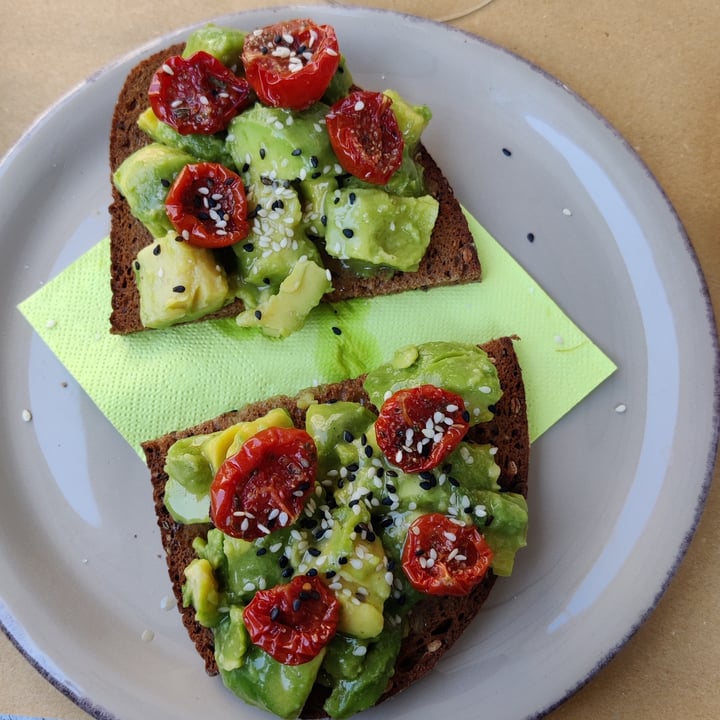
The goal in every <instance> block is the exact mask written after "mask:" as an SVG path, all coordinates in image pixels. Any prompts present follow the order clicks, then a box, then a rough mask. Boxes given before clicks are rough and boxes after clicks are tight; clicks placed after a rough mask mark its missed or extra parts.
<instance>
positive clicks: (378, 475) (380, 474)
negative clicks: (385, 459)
mask: <svg viewBox="0 0 720 720" xmlns="http://www.w3.org/2000/svg"><path fill="white" fill-rule="evenodd" d="M384 474H385V468H383V467H379V468H378V469H377V471H376V472H375V475H376V477H379V478H381V477H382V476H383V475H384Z"/></svg>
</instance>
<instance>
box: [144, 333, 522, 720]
mask: <svg viewBox="0 0 720 720" xmlns="http://www.w3.org/2000/svg"><path fill="white" fill-rule="evenodd" d="M480 347H481V348H482V349H483V350H485V351H486V352H487V353H488V355H489V356H490V358H491V359H492V361H493V362H494V363H495V365H496V367H497V370H498V376H499V378H500V383H501V387H502V389H503V396H502V398H501V399H500V401H499V402H498V403H497V404H496V406H495V416H494V418H493V419H492V420H491V421H490V422H487V423H480V424H479V425H476V426H475V427H474V428H473V429H472V430H471V432H470V434H469V435H468V437H467V438H466V439H468V440H472V441H474V442H478V443H492V444H493V445H494V446H496V447H497V448H498V451H497V454H496V456H495V458H496V462H497V463H498V465H499V467H500V471H501V474H500V477H499V479H498V482H499V484H500V486H501V488H502V490H503V491H508V492H514V493H519V494H521V495H523V496H527V483H528V465H529V455H530V440H529V436H528V425H527V406H526V401H525V389H524V384H523V379H522V373H521V369H520V366H519V364H518V360H517V356H516V354H515V350H514V347H513V338H509V337H504V338H499V339H496V340H492V341H490V342H488V343H485V344H483V345H480ZM363 380H364V377H359V378H355V379H352V380H346V381H343V382H339V383H334V384H329V385H323V386H320V387H314V388H310V389H309V390H305V391H303V392H302V393H299V394H298V396H295V397H288V396H281V397H274V398H270V399H267V400H263V401H261V402H256V403H253V404H251V405H248V406H246V407H244V408H242V409H240V410H236V411H232V412H228V413H226V414H224V415H221V416H219V417H217V418H215V419H214V420H209V421H207V422H204V423H202V424H200V425H198V426H196V427H194V428H190V429H187V430H183V431H180V432H173V433H169V434H167V435H165V436H163V437H161V438H158V439H157V440H153V441H150V442H146V443H144V444H143V449H144V452H145V456H146V461H147V465H148V467H149V469H150V473H151V481H152V487H153V498H154V503H155V510H156V513H157V521H158V526H159V528H160V534H161V540H162V544H163V547H164V548H165V553H166V560H167V566H168V572H169V575H170V580H171V583H172V587H173V591H174V594H175V597H176V598H177V601H178V608H179V610H180V613H181V615H182V620H183V623H184V625H185V628H186V630H187V632H188V634H189V636H190V638H191V639H192V641H193V642H194V643H195V646H196V648H197V651H198V653H199V654H200V655H201V657H202V659H203V661H204V663H205V669H206V671H207V673H208V674H210V675H215V674H217V672H218V670H217V665H216V663H215V657H214V645H213V634H212V631H211V630H209V629H207V628H205V627H202V626H201V625H199V624H198V623H197V622H196V621H195V611H194V609H193V608H192V607H186V608H183V606H182V584H183V582H184V575H183V571H184V569H185V567H186V566H187V565H188V564H189V562H190V561H191V560H192V559H193V558H194V557H195V553H194V551H193V548H192V541H193V539H194V538H195V537H197V536H203V537H204V536H205V535H206V534H207V531H208V530H209V529H210V528H211V527H212V526H211V525H192V526H185V525H180V524H178V523H176V522H174V520H173V519H172V517H171V516H170V514H169V513H168V511H167V509H166V508H165V506H164V504H163V497H164V488H165V483H166V481H167V475H166V473H165V471H164V469H163V468H164V465H165V457H166V454H167V451H168V449H169V448H170V446H171V445H172V444H173V443H174V442H175V441H176V440H178V439H180V438H182V437H188V436H191V435H199V434H204V433H210V432H215V431H217V430H222V429H224V428H226V427H228V426H230V425H232V424H234V423H237V422H240V421H246V420H253V419H255V418H258V417H261V416H263V415H264V414H266V413H267V412H268V411H269V410H271V409H272V408H276V407H282V408H286V409H287V410H288V412H289V413H290V414H291V415H292V417H293V420H294V422H295V425H296V426H297V427H304V426H305V411H304V410H303V409H301V408H300V407H298V398H300V397H301V398H302V399H303V403H301V405H302V407H307V404H306V403H307V399H308V392H311V393H312V395H313V396H314V397H315V399H316V400H317V401H318V402H321V403H322V402H327V401H330V400H336V401H354V402H364V403H367V404H368V406H369V407H371V408H373V407H374V406H373V405H372V404H371V403H370V401H369V398H368V396H367V394H366V393H365V391H364V389H363ZM495 580H496V577H495V575H493V573H492V571H490V572H489V573H488V575H487V576H486V578H485V580H484V581H483V582H481V584H480V585H478V586H477V587H476V588H475V589H474V590H473V592H471V593H470V594H469V595H467V596H464V597H451V596H444V597H437V598H432V597H430V596H428V597H427V598H426V599H424V600H422V601H421V602H420V604H419V605H417V606H416V607H415V608H414V609H413V611H412V612H411V615H410V627H411V631H410V634H409V635H408V636H407V637H406V638H405V640H404V641H403V644H402V647H401V650H400V655H399V657H398V660H397V663H396V666H395V673H394V675H393V677H392V679H391V681H390V685H389V686H388V688H387V690H386V691H385V693H384V695H383V696H382V698H381V700H384V699H386V698H389V697H391V696H392V695H395V694H396V693H398V692H400V691H401V690H404V689H406V688H408V687H409V686H410V685H412V684H413V683H414V682H416V681H417V680H419V679H420V678H421V677H423V676H424V675H426V674H427V673H428V672H430V670H432V668H433V667H434V666H435V664H436V663H437V662H438V660H439V659H440V658H441V657H442V656H443V655H444V654H445V653H446V652H447V651H448V649H449V648H450V647H451V646H452V644H453V643H454V642H455V641H456V640H457V639H458V638H459V637H460V635H461V634H462V633H463V631H464V630H465V629H466V628H467V627H468V625H470V623H471V622H472V620H473V619H474V618H475V616H476V615H477V613H478V611H479V610H480V608H481V606H482V604H483V603H484V601H485V599H486V598H487V596H488V594H489V592H490V590H491V589H492V587H493V585H494V583H495ZM316 689H317V692H314V693H313V694H311V696H310V699H309V700H308V702H307V703H306V705H305V708H304V710H303V712H302V715H301V717H303V718H320V717H325V713H324V711H323V709H322V705H323V701H324V697H323V691H322V688H320V687H319V686H316Z"/></svg>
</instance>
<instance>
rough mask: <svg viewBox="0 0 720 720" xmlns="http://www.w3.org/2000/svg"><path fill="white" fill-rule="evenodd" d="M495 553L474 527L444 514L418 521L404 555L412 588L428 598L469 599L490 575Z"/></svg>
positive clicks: (428, 516)
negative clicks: (432, 596) (462, 596)
mask: <svg viewBox="0 0 720 720" xmlns="http://www.w3.org/2000/svg"><path fill="white" fill-rule="evenodd" d="M492 558H493V551H492V550H491V548H490V546H489V545H488V544H487V542H486V541H485V538H484V537H483V536H482V535H481V534H480V533H479V532H478V529H477V528H476V527H475V526H474V525H463V524H461V523H459V522H457V521H454V520H452V519H451V518H449V517H448V516H447V515H443V514H441V513H428V514H427V515H421V516H420V517H419V518H417V519H416V520H414V521H413V522H412V524H411V525H410V528H409V530H408V534H407V538H406V539H405V544H404V545H403V552H402V569H403V572H404V573H405V575H406V576H407V578H408V580H410V584H411V585H412V586H413V587H414V588H415V589H416V590H418V591H419V592H422V593H426V594H428V595H467V594H468V593H469V592H470V591H471V590H472V589H473V588H474V587H475V586H476V585H477V584H478V583H479V582H480V581H481V580H482V579H483V578H484V577H485V575H486V573H487V571H488V569H489V568H490V563H491V562H492Z"/></svg>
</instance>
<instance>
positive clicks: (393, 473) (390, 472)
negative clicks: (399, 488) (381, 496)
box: [385, 470, 398, 478]
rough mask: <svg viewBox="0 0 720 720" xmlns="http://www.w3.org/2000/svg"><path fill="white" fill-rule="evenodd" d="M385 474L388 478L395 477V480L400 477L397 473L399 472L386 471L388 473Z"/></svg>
mask: <svg viewBox="0 0 720 720" xmlns="http://www.w3.org/2000/svg"><path fill="white" fill-rule="evenodd" d="M385 474H386V475H387V476H388V477H394V478H396V477H398V471H397V470H386V471H385Z"/></svg>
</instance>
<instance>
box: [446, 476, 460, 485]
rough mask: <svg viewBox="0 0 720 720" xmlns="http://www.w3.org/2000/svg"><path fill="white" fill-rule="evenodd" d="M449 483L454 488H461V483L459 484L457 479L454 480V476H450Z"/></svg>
mask: <svg viewBox="0 0 720 720" xmlns="http://www.w3.org/2000/svg"><path fill="white" fill-rule="evenodd" d="M448 482H449V483H450V484H451V485H452V486H453V487H460V483H459V482H458V480H457V478H454V477H453V476H452V475H449V476H448Z"/></svg>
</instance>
